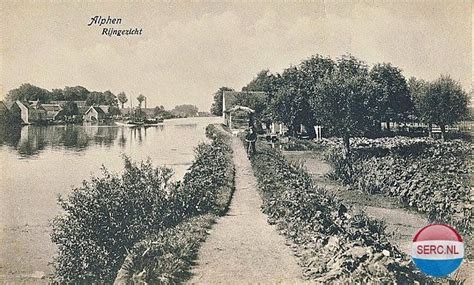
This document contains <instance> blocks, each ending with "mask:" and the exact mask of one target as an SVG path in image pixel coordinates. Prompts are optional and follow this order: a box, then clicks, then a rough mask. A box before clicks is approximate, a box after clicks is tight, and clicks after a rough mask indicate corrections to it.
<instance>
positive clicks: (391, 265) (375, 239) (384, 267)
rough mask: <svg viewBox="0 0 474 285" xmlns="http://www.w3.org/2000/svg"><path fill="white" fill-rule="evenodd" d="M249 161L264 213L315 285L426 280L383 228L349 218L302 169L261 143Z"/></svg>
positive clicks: (368, 220)
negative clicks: (282, 235)
mask: <svg viewBox="0 0 474 285" xmlns="http://www.w3.org/2000/svg"><path fill="white" fill-rule="evenodd" d="M259 150H260V151H259V152H258V153H257V154H256V155H254V156H253V157H252V166H253V169H254V173H255V175H256V177H257V180H258V183H259V189H260V193H261V196H262V200H263V207H262V208H263V211H264V212H265V213H266V214H267V215H268V219H269V222H270V223H272V224H276V225H277V226H278V228H279V229H280V230H281V231H282V233H283V234H285V236H287V237H288V238H289V239H291V240H292V241H293V243H294V244H295V245H294V247H295V250H296V251H297V255H298V256H300V264H301V265H302V266H304V267H305V270H304V274H305V276H306V277H308V278H310V279H312V280H313V281H315V282H318V283H319V282H321V283H326V282H327V283H334V282H335V283H337V282H341V281H344V282H347V281H349V282H354V283H368V282H369V283H370V282H376V283H392V282H394V281H396V282H397V283H413V282H414V281H424V280H425V279H424V277H423V276H422V275H420V274H419V273H417V272H416V270H415V268H414V267H413V265H412V264H411V263H410V261H409V259H408V258H407V257H406V256H405V255H403V254H402V253H401V252H400V251H399V250H398V249H397V248H396V247H394V246H392V245H391V244H390V243H389V242H388V241H387V238H386V236H385V234H384V225H383V224H382V223H381V222H379V221H378V220H375V219H371V218H368V217H367V216H366V215H365V214H363V213H358V214H355V215H353V216H352V215H350V214H349V212H348V209H347V207H346V206H345V205H344V204H342V203H341V202H340V201H339V200H338V199H337V198H335V197H334V196H333V195H331V194H329V193H328V192H326V191H325V190H324V189H322V188H318V187H316V186H315V185H314V184H313V181H312V179H311V177H310V175H309V174H308V173H307V172H306V171H304V170H303V169H302V168H301V167H299V166H297V165H294V164H290V163H289V162H288V161H287V160H286V159H285V158H284V157H283V156H282V155H281V153H279V152H278V151H276V150H274V149H270V148H269V147H266V146H264V145H263V144H261V145H259Z"/></svg>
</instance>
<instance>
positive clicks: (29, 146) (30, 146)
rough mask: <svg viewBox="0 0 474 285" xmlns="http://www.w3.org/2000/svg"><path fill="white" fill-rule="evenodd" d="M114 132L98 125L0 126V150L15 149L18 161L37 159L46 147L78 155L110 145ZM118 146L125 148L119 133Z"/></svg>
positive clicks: (114, 135)
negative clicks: (90, 149) (27, 158)
mask: <svg viewBox="0 0 474 285" xmlns="http://www.w3.org/2000/svg"><path fill="white" fill-rule="evenodd" d="M118 132H119V128H117V127H114V126H100V125H84V126H78V125H65V126H23V127H10V126H0V146H2V145H7V146H9V147H11V148H12V149H16V150H17V151H18V153H19V154H20V155H21V156H22V157H29V156H34V155H38V154H40V153H41V152H42V151H43V150H45V149H46V148H47V147H51V148H55V149H56V148H59V149H68V150H74V151H82V150H84V149H86V148H87V147H88V146H89V145H90V144H94V145H99V146H105V147H109V146H111V145H113V143H114V142H115V140H116V139H117V136H118ZM119 143H121V145H125V144H126V138H125V136H124V135H123V130H122V137H121V141H120V142H119Z"/></svg>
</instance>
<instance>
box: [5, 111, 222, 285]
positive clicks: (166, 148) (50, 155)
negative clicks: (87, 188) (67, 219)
mask: <svg viewBox="0 0 474 285" xmlns="http://www.w3.org/2000/svg"><path fill="white" fill-rule="evenodd" d="M220 121H221V119H220V118H192V119H176V120H170V121H168V122H166V123H165V124H164V125H162V126H159V127H154V128H148V129H144V128H143V129H141V130H132V129H127V128H120V127H117V126H106V125H101V126H94V125H91V126H77V125H70V126H24V127H22V128H21V129H19V130H15V131H18V132H15V133H10V132H0V156H1V157H2V162H4V164H2V165H1V166H0V168H1V170H2V175H1V179H0V196H1V197H2V199H3V200H2V203H0V252H1V253H2V254H0V283H4V282H9V283H23V282H26V283H35V284H37V283H42V282H44V283H48V276H49V275H50V274H51V267H50V265H49V263H50V262H51V260H52V257H53V255H54V254H55V253H56V251H57V248H56V246H55V245H54V244H53V243H52V242H51V238H50V233H51V226H50V222H49V221H50V220H51V219H52V218H53V217H55V216H56V215H58V214H60V213H61V209H60V208H59V207H58V205H57V203H56V201H57V195H58V194H62V195H64V196H67V195H69V193H70V192H71V190H72V188H73V187H74V186H80V185H81V183H82V181H83V180H84V179H87V178H89V177H90V176H91V175H99V174H100V169H101V167H102V165H104V166H105V167H106V168H107V169H109V170H111V171H113V172H120V171H122V170H123V160H122V154H126V155H127V156H129V157H131V158H132V159H133V160H135V161H140V160H146V159H147V158H150V159H151V160H152V161H153V164H154V165H155V166H160V165H165V166H168V167H170V168H172V169H173V170H174V172H175V174H174V179H175V180H181V179H182V178H183V177H184V175H185V173H186V171H187V169H188V168H189V167H190V166H191V164H192V161H193V159H194V149H195V147H196V146H197V145H198V144H199V143H200V142H208V139H207V138H206V136H205V127H206V126H207V125H208V124H214V123H218V122H220ZM176 141H179V144H176ZM55 173H56V175H52V174H55ZM41 276H45V278H44V279H41Z"/></svg>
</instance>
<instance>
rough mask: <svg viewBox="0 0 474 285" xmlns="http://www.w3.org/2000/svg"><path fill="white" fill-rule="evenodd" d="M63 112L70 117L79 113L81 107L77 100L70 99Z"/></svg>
mask: <svg viewBox="0 0 474 285" xmlns="http://www.w3.org/2000/svg"><path fill="white" fill-rule="evenodd" d="M63 112H64V116H65V117H66V118H70V117H72V116H74V115H79V108H78V107H77V104H76V103H75V102H72V101H68V102H66V104H64V106H63Z"/></svg>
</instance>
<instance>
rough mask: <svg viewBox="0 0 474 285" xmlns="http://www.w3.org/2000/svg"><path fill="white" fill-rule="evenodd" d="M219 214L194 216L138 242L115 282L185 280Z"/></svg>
mask: <svg viewBox="0 0 474 285" xmlns="http://www.w3.org/2000/svg"><path fill="white" fill-rule="evenodd" d="M215 218H216V216H215V215H214V214H204V215H199V216H196V217H192V218H190V219H188V220H185V221H183V222H182V223H180V224H178V225H177V226H176V227H171V228H168V229H165V230H163V231H160V232H159V233H157V234H154V235H152V236H150V237H147V238H146V239H145V240H143V241H140V242H138V243H136V244H135V246H134V247H133V248H132V249H131V251H130V254H128V255H127V258H126V259H125V261H124V263H123V265H122V267H121V269H120V271H119V272H118V274H117V279H116V281H115V282H116V283H118V284H130V283H134V284H140V283H143V284H145V283H148V284H149V283H151V284H154V283H159V284H177V283H180V282H182V281H184V280H185V279H186V278H187V277H189V273H188V272H187V270H188V269H189V268H190V267H191V264H192V261H193V260H194V259H195V258H196V255H197V252H198V249H199V245H200V243H201V242H202V241H204V240H205V237H206V235H207V230H208V229H209V228H210V227H211V225H212V223H213V222H214V220H215Z"/></svg>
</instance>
